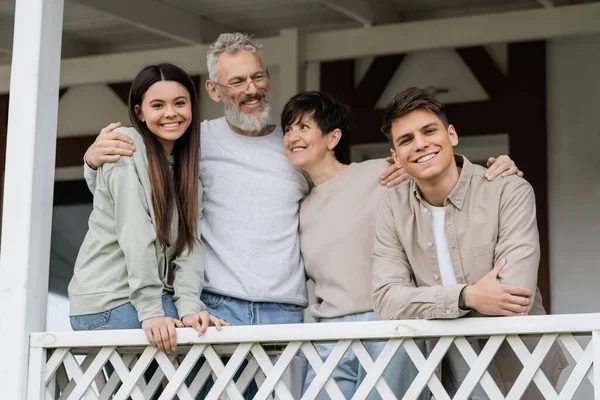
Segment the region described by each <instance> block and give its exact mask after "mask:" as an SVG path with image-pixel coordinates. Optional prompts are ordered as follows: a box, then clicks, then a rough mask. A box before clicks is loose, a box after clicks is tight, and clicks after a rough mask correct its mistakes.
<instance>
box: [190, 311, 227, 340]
mask: <svg viewBox="0 0 600 400" xmlns="http://www.w3.org/2000/svg"><path fill="white" fill-rule="evenodd" d="M181 321H183V324H184V325H185V326H189V327H192V328H194V329H195V330H196V331H197V332H198V336H201V335H202V334H203V333H204V332H206V330H207V329H208V327H209V326H216V327H217V329H221V327H222V326H231V324H230V323H228V322H225V321H223V320H222V319H221V318H217V317H215V316H214V315H210V314H209V313H208V312H207V311H200V312H199V313H197V314H188V315H186V316H185V317H183V318H182V319H181Z"/></svg>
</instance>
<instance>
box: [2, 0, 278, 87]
mask: <svg viewBox="0 0 600 400" xmlns="http://www.w3.org/2000/svg"><path fill="white" fill-rule="evenodd" d="M29 1H32V0H29ZM37 1H41V0H37ZM54 1H56V0H54ZM259 42H260V43H261V44H262V45H263V47H262V49H263V51H264V57H263V58H264V61H265V63H266V65H267V66H276V65H279V59H280V50H279V37H272V38H263V39H260V40H259ZM207 50H208V46H207V45H194V46H182V47H169V48H163V49H157V50H144V51H135V52H128V53H116V54H110V55H99V56H86V57H77V58H67V59H64V60H62V63H61V79H60V85H61V86H62V87H70V86H76V85H86V84H107V83H115V82H126V81H132V80H133V78H134V77H135V76H136V75H137V73H138V72H139V71H140V70H141V69H142V68H144V67H146V66H147V65H150V64H156V63H161V62H170V63H173V64H177V65H178V66H180V67H181V68H183V69H184V70H185V71H186V72H187V73H188V74H190V75H194V74H206V73H207V67H206V51H207ZM10 71H11V69H10V67H8V66H1V67H0V93H7V92H8V91H9V77H10Z"/></svg>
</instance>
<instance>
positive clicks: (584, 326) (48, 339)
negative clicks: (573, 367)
mask: <svg viewBox="0 0 600 400" xmlns="http://www.w3.org/2000/svg"><path fill="white" fill-rule="evenodd" d="M594 330H599V331H600V314H564V315H543V316H528V317H504V318H493V317H489V318H463V319H457V320H443V321H442V320H431V321H426V320H400V321H373V322H332V323H328V324H327V329H323V328H322V326H321V325H319V324H304V325H302V326H301V327H298V326H294V325H278V326H277V327H276V329H274V327H273V326H272V325H257V326H227V327H223V328H222V329H221V330H217V329H216V328H214V327H211V328H208V331H207V332H206V333H205V334H204V335H202V336H201V337H198V333H197V332H196V331H195V330H194V329H192V328H183V329H178V330H177V340H178V343H180V344H196V343H198V344H202V343H211V344H216V345H218V344H225V343H253V342H261V343H287V342H290V341H311V340H321V341H327V340H330V341H333V340H346V339H347V340H353V339H356V338H361V339H390V338H402V337H420V338H438V337H441V336H481V337H488V336H489V335H490V332H493V333H494V335H510V334H516V333H517V334H544V333H568V332H569V333H575V334H576V333H587V334H589V333H590V332H591V331H594ZM110 345H119V346H147V345H148V340H147V339H146V335H145V334H144V332H143V331H142V330H122V331H90V332H52V333H34V334H32V337H31V346H32V347H48V348H54V347H102V346H110Z"/></svg>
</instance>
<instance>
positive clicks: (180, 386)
mask: <svg viewBox="0 0 600 400" xmlns="http://www.w3.org/2000/svg"><path fill="white" fill-rule="evenodd" d="M530 318H533V317H521V318H520V319H519V321H518V322H521V321H523V322H525V321H527V320H529V319H530ZM544 318H548V319H550V321H552V320H551V319H552V318H555V317H544ZM478 320H479V321H477V322H482V323H483V322H492V321H493V322H495V321H494V320H499V319H488V318H486V319H484V318H479V319H478ZM504 320H505V321H510V320H511V319H510V318H504ZM539 321H540V320H537V321H536V322H539ZM440 322H442V321H418V322H417V324H419V326H418V327H419V328H423V329H414V327H413V331H412V333H411V334H404V333H403V330H404V328H406V326H405V325H404V324H405V323H408V324H410V325H413V324H414V322H412V321H410V322H404V321H396V322H375V323H366V324H365V323H347V324H327V328H328V329H327V330H326V331H327V332H328V333H327V334H325V335H324V334H323V332H322V331H319V330H316V328H317V327H318V326H321V327H325V324H323V325H321V324H306V325H296V326H294V327H293V329H294V330H293V331H292V330H291V327H290V326H277V328H276V329H275V328H274V327H269V328H270V329H271V330H270V331H267V330H265V328H267V327H235V328H224V329H223V330H222V331H221V332H217V331H215V330H213V329H211V330H209V332H208V333H207V334H206V335H205V336H203V337H202V338H196V337H194V336H192V335H190V333H192V332H190V331H191V330H180V331H178V335H179V338H178V342H179V347H178V350H177V352H176V353H174V354H165V353H162V352H160V351H158V350H157V349H155V348H153V347H150V346H148V345H147V344H146V343H145V342H144V338H143V337H140V336H139V333H140V332H137V331H130V332H125V331H119V332H118V333H115V332H112V333H111V332H109V331H106V332H102V334H99V333H98V332H94V333H93V334H92V333H88V332H86V333H69V334H35V335H33V336H32V347H31V354H32V356H31V362H32V363H33V362H35V360H37V359H40V360H44V362H43V363H42V365H38V366H35V368H31V367H34V366H31V367H30V370H31V371H32V373H31V374H30V392H29V399H39V398H45V399H86V400H87V399H90V400H91V399H102V400H104V399H120V400H126V399H129V398H131V399H133V400H138V399H140V400H141V399H156V398H158V399H161V400H163V399H172V398H178V399H181V400H191V399H195V398H205V399H208V400H217V399H233V400H242V399H244V392H246V391H247V389H248V388H249V386H250V384H251V383H252V381H255V382H256V386H257V389H256V390H255V392H253V394H254V398H255V399H273V398H276V399H281V400H292V399H297V398H300V397H302V399H303V400H304V399H306V400H308V399H314V398H315V397H316V396H318V395H319V394H320V393H327V394H328V395H329V397H330V398H333V399H343V398H344V395H343V394H342V391H341V390H340V388H339V387H338V385H337V383H336V382H335V380H334V379H333V377H332V374H333V372H334V370H335V368H336V366H337V365H338V364H339V363H340V361H341V360H342V359H343V358H344V356H345V355H346V354H347V353H348V352H353V354H354V355H355V357H356V359H357V360H358V362H360V364H361V365H362V367H363V368H364V370H365V371H366V377H365V379H364V380H363V381H362V383H361V384H360V386H359V387H358V389H357V391H356V393H354V396H353V399H364V398H366V397H367V396H369V394H370V393H372V392H377V393H378V394H379V395H380V396H381V398H383V399H395V398H396V397H395V395H394V393H393V392H392V390H391V389H390V386H389V385H388V383H389V382H386V380H385V379H384V377H383V373H384V371H385V370H386V368H387V367H388V366H389V364H390V362H391V361H392V360H393V358H394V356H395V354H397V352H398V351H399V350H400V349H404V350H405V351H406V353H407V354H408V357H409V358H410V360H411V361H412V363H413V364H414V366H415V367H416V368H417V370H418V374H417V376H416V378H415V379H414V380H413V381H412V383H410V386H409V387H408V389H407V391H406V393H405V395H404V397H403V398H404V399H418V398H419V396H420V394H421V393H422V392H423V391H424V390H428V391H429V392H431V394H432V395H433V396H434V397H435V399H436V400H446V399H447V400H450V399H455V400H461V399H462V400H467V399H469V396H470V395H471V393H472V392H473V390H475V389H476V387H478V388H479V389H478V390H480V391H483V392H484V393H485V395H486V396H487V397H488V398H489V399H491V400H502V399H519V398H521V397H522V396H523V394H524V393H525V391H526V390H527V388H528V387H530V385H534V386H536V387H537V389H538V390H539V392H540V393H541V394H542V395H543V398H545V399H570V398H573V396H574V394H575V393H576V392H577V390H578V388H579V387H580V386H581V385H582V383H584V382H585V381H586V380H587V381H589V382H590V383H591V384H592V385H593V383H594V376H595V374H596V373H595V371H594V368H593V365H594V363H595V361H598V362H600V354H599V353H600V350H599V349H600V346H599V345H596V347H594V343H595V342H594V340H600V336H599V335H597V334H596V335H594V338H595V339H594V340H589V339H588V341H587V343H585V340H584V342H583V346H582V342H581V338H582V337H583V338H586V337H587V338H590V337H592V332H593V331H587V332H585V331H582V330H581V329H580V330H576V329H572V328H571V329H570V330H571V331H572V332H563V331H559V329H554V332H547V333H544V332H541V331H540V328H538V330H537V331H534V330H533V329H531V328H528V327H527V326H525V327H524V328H525V329H520V331H519V329H512V330H511V329H507V328H506V327H505V328H504V329H503V330H501V331H500V332H498V333H493V334H490V333H487V334H484V333H482V330H483V329H482V328H481V327H477V329H473V328H474V325H473V323H472V322H470V321H469V323H468V324H465V326H463V327H462V328H463V330H462V332H461V331H460V330H459V329H457V327H459V328H460V325H458V324H454V325H455V326H450V327H446V328H451V329H446V331H445V332H444V331H443V329H441V328H444V327H445V325H444V322H442V324H441V325H440ZM455 322H459V321H455ZM465 322H467V321H465ZM391 327H393V328H394V329H389V328H391ZM492 328H493V327H492ZM550 328H551V327H547V330H549V331H551V330H552V329H550ZM435 330H438V331H439V332H438V333H439V335H437V336H436V335H435ZM302 331H306V332H304V333H303V332H302ZM332 331H333V332H332ZM273 332H276V333H275V334H274V333H273ZM342 332H343V333H342ZM532 334H536V335H538V336H537V337H538V338H539V341H538V343H537V345H536V346H535V348H533V351H530V349H529V348H528V347H527V346H526V344H525V343H524V341H523V338H524V337H530V336H531V335H532ZM574 334H575V335H574ZM49 335H51V336H49ZM123 335H124V336H123ZM184 336H185V337H184ZM286 336H287V337H288V338H287V339H286ZM576 336H577V338H576ZM49 338H51V339H49ZM119 338H121V340H119ZM475 339H487V340H486V341H485V342H482V341H481V340H475ZM373 340H378V341H382V342H383V341H385V346H384V347H383V350H382V351H381V353H380V354H379V355H378V356H377V357H374V358H373V357H372V356H371V354H370V353H369V351H367V348H366V347H365V343H367V341H373ZM416 340H427V341H428V343H429V344H430V346H429V351H428V352H427V354H424V353H423V351H422V350H421V348H420V346H419V345H418V344H417V342H416ZM119 341H121V343H119ZM475 342H478V343H484V345H483V346H482V347H481V348H479V347H478V346H474V345H473V343H475ZM69 343H70V344H69ZM318 343H330V344H332V345H333V349H332V351H331V352H330V354H329V356H328V357H326V358H324V359H323V358H322V357H321V355H320V354H319V352H318V351H317V348H316V347H315V344H318ZM555 344H560V346H561V347H562V348H563V349H564V352H565V354H567V355H568V358H570V359H571V360H572V364H573V365H574V367H573V369H572V372H571V373H570V374H569V376H568V377H567V379H566V380H565V383H564V385H563V386H562V388H559V390H557V389H556V388H555V387H553V385H552V383H551V382H550V380H549V379H548V377H547V376H546V375H545V374H544V372H543V371H542V369H541V368H540V367H541V365H542V362H543V361H544V359H545V358H546V356H547V355H548V354H549V352H550V351H551V349H552V348H553V345H555ZM503 345H504V347H505V348H509V347H510V349H512V351H513V352H514V354H515V355H516V357H517V358H518V359H519V360H520V362H521V364H522V370H521V372H520V374H519V375H518V377H517V379H516V381H515V382H514V384H513V385H512V386H511V387H510V388H509V390H508V393H507V394H506V396H505V395H504V394H503V392H502V390H501V388H500V387H499V386H498V385H497V383H496V382H495V381H494V379H493V378H492V374H491V373H490V371H489V370H488V369H489V367H490V365H491V364H492V362H493V360H494V357H495V356H496V355H497V353H498V351H499V350H500V348H501V347H502V346H503ZM450 349H454V350H453V351H455V350H457V352H458V353H459V354H460V356H462V358H463V359H464V362H465V363H466V365H467V366H468V371H467V372H466V375H465V376H464V379H462V382H461V383H460V386H459V387H458V388H457V390H456V392H455V393H449V389H448V388H446V387H444V384H443V381H444V379H441V378H440V367H441V365H442V360H443V359H444V357H445V356H447V354H448V352H449V350H450ZM299 357H304V358H305V360H306V362H307V364H308V366H309V368H312V369H313V370H314V371H315V374H316V376H315V378H314V379H313V381H312V383H311V384H310V386H309V387H308V388H307V389H306V391H305V392H304V393H303V394H301V393H298V390H293V389H292V387H298V386H299V385H297V384H296V385H292V384H291V383H292V381H293V380H294V379H299V378H300V375H299V374H297V373H296V374H295V373H294V365H297V364H298V361H297V360H298V359H299ZM295 360H296V361H295ZM35 371H41V376H40V379H39V381H38V379H37V378H38V376H37V374H38V373H37V372H35ZM34 372H35V373H34ZM443 373H444V370H443V368H442V370H441V374H442V375H443ZM36 388H37V389H36ZM36 390H37V391H38V392H37V393H36V392H35V391H36ZM595 390H597V389H595Z"/></svg>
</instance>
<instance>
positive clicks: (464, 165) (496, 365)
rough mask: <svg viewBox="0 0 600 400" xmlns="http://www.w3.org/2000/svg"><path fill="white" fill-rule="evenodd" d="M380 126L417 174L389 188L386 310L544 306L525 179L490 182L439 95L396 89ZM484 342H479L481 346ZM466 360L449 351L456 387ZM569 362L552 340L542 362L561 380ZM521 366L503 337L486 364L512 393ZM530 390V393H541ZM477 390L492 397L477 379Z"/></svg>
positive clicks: (382, 274) (518, 311)
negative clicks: (461, 150)
mask: <svg viewBox="0 0 600 400" xmlns="http://www.w3.org/2000/svg"><path fill="white" fill-rule="evenodd" d="M382 130H383V132H384V133H385V134H386V136H387V137H388V139H389V140H390V143H391V147H392V154H393V157H394V161H395V162H396V164H397V165H398V166H399V167H400V166H401V167H403V168H404V170H405V171H406V172H407V173H408V174H409V175H410V176H411V178H412V179H410V180H409V182H408V183H406V184H403V185H400V186H397V187H396V188H392V189H390V190H388V191H387V192H386V194H385V196H384V200H383V201H382V203H381V205H380V210H379V213H378V217H377V224H376V229H375V243H374V249H373V263H374V264H373V304H374V308H375V311H376V312H377V314H378V315H379V317H380V318H382V319H409V318H424V319H452V318H461V317H465V316H473V317H476V316H503V315H506V316H517V315H528V314H529V315H538V314H545V312H544V308H543V306H542V298H541V295H540V293H539V290H538V289H537V271H538V264H539V257H540V251H539V239H538V230H537V223H536V216H535V215H536V213H535V199H534V194H533V189H532V188H531V186H530V185H529V184H528V183H527V181H525V180H524V179H522V178H520V177H518V176H509V177H507V178H505V179H498V180H495V181H493V182H487V181H486V179H485V169H484V168H483V167H480V166H477V165H473V164H471V163H470V162H469V160H467V159H466V158H465V157H463V156H459V155H455V154H454V152H453V146H455V145H456V144H458V136H457V134H456V130H455V129H454V127H453V126H452V125H450V124H449V123H448V120H447V119H446V116H445V114H444V109H443V106H442V104H440V103H439V102H438V101H437V100H436V99H435V98H434V97H433V96H432V95H431V94H429V93H428V92H426V91H425V90H422V89H417V88H410V89H407V90H405V91H403V92H401V93H400V94H398V95H397V96H396V97H395V98H394V100H393V102H392V103H391V104H390V105H389V106H388V108H387V110H386V113H385V117H384V122H383V128H382ZM477 342H478V341H473V345H474V346H475V347H477V346H481V347H482V344H481V343H477ZM451 349H452V348H451ZM460 359H461V356H460V354H459V353H458V352H457V351H453V350H451V351H449V353H448V354H447V357H446V360H445V361H447V365H444V372H443V374H442V376H443V382H444V385H445V386H446V388H447V390H448V391H449V393H453V392H454V391H455V390H456V389H457V388H458V386H459V385H460V383H461V382H462V380H463V379H464V377H465V375H466V373H467V372H468V367H467V368H464V366H461V365H460V361H461V360H460ZM565 364H566V363H565V359H564V357H563V355H562V353H561V352H560V351H559V350H558V349H557V348H555V349H553V351H552V352H551V353H550V354H549V356H548V357H547V358H546V361H545V362H544V364H543V369H544V371H545V372H546V375H547V376H548V377H549V379H550V380H551V381H553V382H554V383H555V382H556V380H557V378H558V375H559V373H560V370H561V369H562V368H564V366H565ZM520 365H521V364H520V362H519V361H518V359H517V358H516V356H515V355H514V354H513V352H512V350H510V348H509V346H508V345H507V344H506V343H505V344H503V346H502V347H501V348H500V350H499V351H498V353H497V354H496V357H495V358H494V361H493V362H492V364H491V365H490V367H489V368H488V371H489V372H490V374H491V375H492V377H493V378H494V380H495V381H496V383H497V384H498V386H499V388H500V390H501V391H502V392H504V393H505V394H506V393H507V391H508V390H509V389H510V387H511V386H512V383H513V382H514V380H515V379H516V377H517V375H518V373H519V372H520V370H521V368H522V367H521V366H520ZM532 389H533V388H530V389H529V390H528V391H527V392H526V396H525V397H524V398H539V397H537V396H539V393H536V391H537V389H535V390H532ZM472 396H473V397H472V398H473V399H485V398H487V396H486V395H485V393H484V392H483V391H482V389H481V387H480V386H478V387H477V388H476V390H475V391H474V392H473V393H472ZM529 396H531V397H529Z"/></svg>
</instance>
